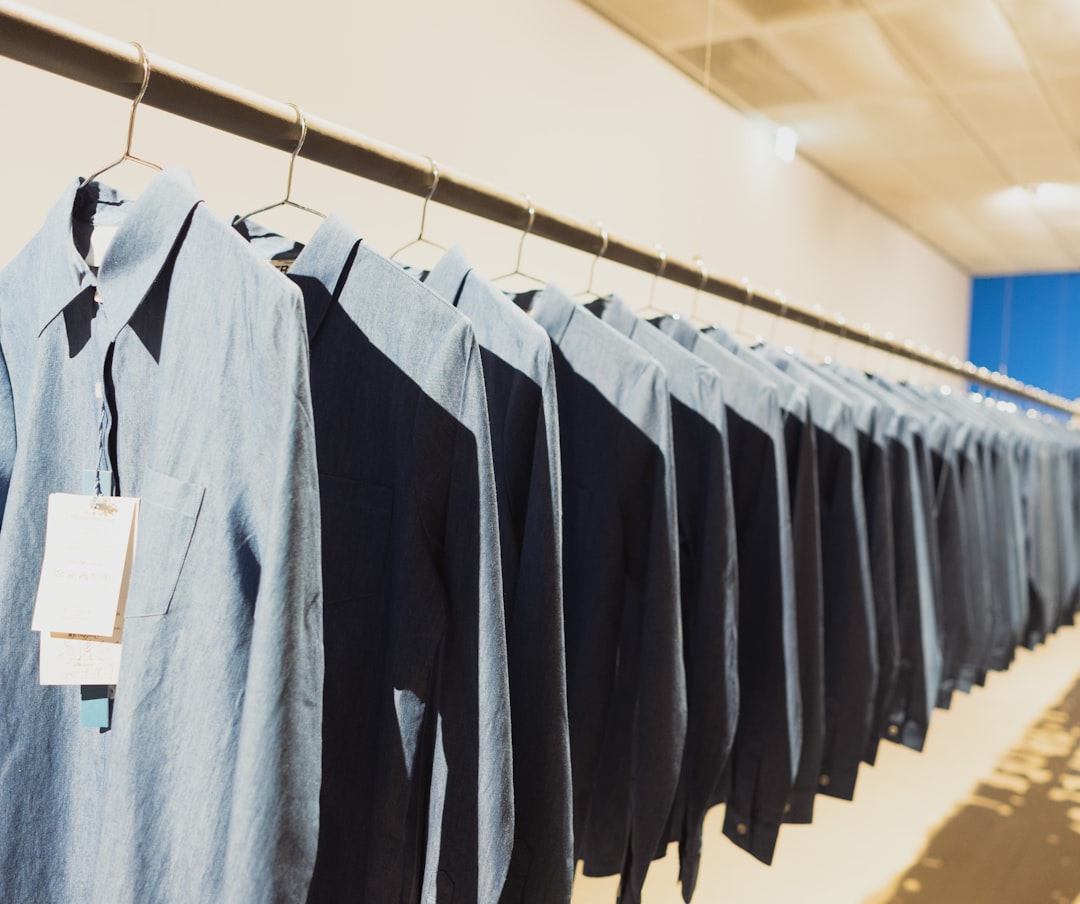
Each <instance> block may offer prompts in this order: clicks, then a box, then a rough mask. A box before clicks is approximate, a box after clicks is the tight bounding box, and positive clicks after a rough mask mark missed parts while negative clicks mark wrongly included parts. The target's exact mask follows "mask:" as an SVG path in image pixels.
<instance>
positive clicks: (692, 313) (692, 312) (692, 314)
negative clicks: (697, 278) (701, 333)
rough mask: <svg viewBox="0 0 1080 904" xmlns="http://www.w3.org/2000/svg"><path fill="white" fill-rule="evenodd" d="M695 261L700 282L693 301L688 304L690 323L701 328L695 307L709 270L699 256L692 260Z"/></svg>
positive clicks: (706, 280)
mask: <svg viewBox="0 0 1080 904" xmlns="http://www.w3.org/2000/svg"><path fill="white" fill-rule="evenodd" d="M694 260H696V261H697V265H698V269H700V270H701V282H699V283H698V287H697V288H696V289H694V300H693V301H692V302H690V322H691V323H693V324H694V325H696V326H702V325H703V323H702V321H701V320H699V319H698V315H697V305H698V298H699V297H700V296H701V292H702V290H703V289H704V288H705V286H706V285H707V284H708V282H709V268H708V267H706V266H705V261H704V260H703V259H702V257H701V255H698V256H697V257H695V258H694Z"/></svg>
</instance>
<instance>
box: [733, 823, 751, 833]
mask: <svg viewBox="0 0 1080 904" xmlns="http://www.w3.org/2000/svg"><path fill="white" fill-rule="evenodd" d="M749 831H750V829H748V828H747V826H746V823H745V822H740V823H739V824H738V825H737V826H735V832H736V834H739V835H745V834H746V833H747V832H749Z"/></svg>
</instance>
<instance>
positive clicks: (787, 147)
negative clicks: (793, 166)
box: [776, 126, 799, 163]
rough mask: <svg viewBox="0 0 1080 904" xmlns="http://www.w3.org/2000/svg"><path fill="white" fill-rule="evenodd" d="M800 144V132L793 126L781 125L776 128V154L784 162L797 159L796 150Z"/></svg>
mask: <svg viewBox="0 0 1080 904" xmlns="http://www.w3.org/2000/svg"><path fill="white" fill-rule="evenodd" d="M798 146H799V134H798V132H796V131H795V130H794V129H793V128H791V126H780V128H778V129H777V130H776V156H777V157H779V158H780V159H781V160H783V161H784V163H791V161H792V160H794V159H795V150H796V148H798Z"/></svg>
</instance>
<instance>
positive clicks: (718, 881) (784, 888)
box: [573, 628, 1080, 904]
mask: <svg viewBox="0 0 1080 904" xmlns="http://www.w3.org/2000/svg"><path fill="white" fill-rule="evenodd" d="M722 824H723V811H722V809H721V808H717V809H716V810H714V811H713V812H712V813H710V814H709V817H708V818H707V820H706V823H705V845H704V857H703V862H702V868H701V876H700V879H699V884H698V889H697V893H696V894H695V895H694V904H788V902H798V904H1043V902H1046V904H1069V902H1073V901H1074V899H1076V900H1077V904H1080V631H1078V630H1077V629H1076V628H1067V629H1063V630H1062V631H1060V632H1059V633H1058V634H1057V635H1056V636H1054V637H1052V638H1051V639H1050V640H1049V641H1048V642H1047V643H1046V644H1045V645H1044V646H1042V647H1040V648H1039V649H1038V650H1036V651H1034V652H1029V651H1020V653H1019V655H1018V657H1017V660H1016V662H1015V663H1014V664H1013V667H1012V668H1011V669H1010V670H1009V671H1008V672H1006V673H1003V674H995V675H991V676H990V678H989V680H988V681H987V684H986V687H984V688H977V689H975V690H974V691H973V692H972V694H971V695H970V696H957V697H956V698H955V700H954V703H953V706H952V708H951V709H950V710H948V711H943V712H938V713H937V714H936V715H935V718H934V722H933V723H932V724H931V728H930V734H929V736H928V738H927V743H926V749H925V750H924V752H923V753H922V754H916V753H914V752H913V751H910V750H907V749H905V748H901V747H898V746H896V745H892V744H885V745H882V751H881V754H880V755H879V758H878V764H877V765H876V766H874V767H872V768H864V769H863V770H862V772H860V776H859V784H858V787H857V788H856V795H855V801H854V802H852V803H847V802H844V801H838V800H832V799H827V798H826V799H820V800H819V803H818V805H817V807H816V810H815V822H814V824H813V825H812V826H787V827H784V828H783V829H782V830H781V834H780V840H779V844H778V848H777V855H776V859H775V861H774V863H773V865H772V866H771V867H765V866H763V865H761V864H759V863H757V862H756V861H754V860H753V859H751V858H750V857H748V856H747V855H746V854H744V853H743V852H742V851H740V850H738V849H737V848H735V847H734V845H732V844H730V843H729V842H728V841H727V840H726V839H725V838H724V837H723V835H722V834H721V831H720V828H721V826H722ZM677 875H678V854H677V852H675V850H674V848H672V849H670V851H669V854H668V856H667V857H665V858H664V859H662V860H659V861H657V862H656V863H654V864H653V867H652V870H651V871H650V873H649V879H648V881H647V882H646V885H645V891H644V896H643V902H644V904H678V902H681V901H682V896H681V894H680V891H679V887H678V885H677V882H676V878H677ZM617 885H618V883H617V881H616V880H615V879H614V878H607V879H585V878H583V877H580V876H579V878H578V881H577V882H576V884H575V887H574V896H573V904H613V902H614V901H615V896H616V890H617Z"/></svg>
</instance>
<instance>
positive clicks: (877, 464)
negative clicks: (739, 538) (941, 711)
mask: <svg viewBox="0 0 1080 904" xmlns="http://www.w3.org/2000/svg"><path fill="white" fill-rule="evenodd" d="M802 360H803V363H804V364H808V363H809V362H807V361H806V360H804V359H802ZM815 373H816V374H817V375H818V376H820V377H821V378H822V379H823V380H826V381H827V382H829V383H830V384H831V385H832V386H834V387H835V388H836V389H838V390H840V391H842V392H843V393H844V394H845V398H847V400H848V401H849V402H850V403H851V406H852V412H853V415H854V421H855V429H856V432H857V434H858V443H859V457H860V462H861V467H862V473H863V494H864V499H865V507H866V525H867V542H868V545H869V550H870V577H871V583H872V585H873V594H874V620H875V623H876V626H877V639H878V684H877V694H876V695H875V700H874V717H873V720H872V723H871V727H870V736H869V738H868V739H867V742H866V750H865V751H864V752H863V761H864V762H865V763H868V764H870V765H871V766H872V765H873V764H874V763H875V761H876V760H877V752H878V745H879V744H880V742H881V740H882V739H883V738H884V737H885V733H886V731H887V730H888V725H889V722H888V720H889V704H890V703H891V701H892V698H893V694H894V693H895V690H896V675H897V670H898V669H899V665H900V628H899V624H898V619H897V611H896V544H895V538H894V536H893V510H892V492H893V490H892V475H891V470H892V465H891V462H890V445H891V443H892V442H894V441H895V439H896V437H895V434H894V432H893V430H894V429H895V418H893V417H892V416H891V413H890V412H889V411H888V410H887V409H886V408H885V406H884V405H882V404H880V403H879V402H877V400H875V399H874V398H873V396H871V395H869V394H868V393H866V392H864V391H863V390H861V389H859V387H858V386H855V385H853V384H849V383H846V382H844V380H842V379H841V378H840V377H838V376H837V375H836V374H835V373H833V372H832V371H831V370H830V369H829V368H828V367H827V366H825V367H819V368H817V369H816V370H815Z"/></svg>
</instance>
